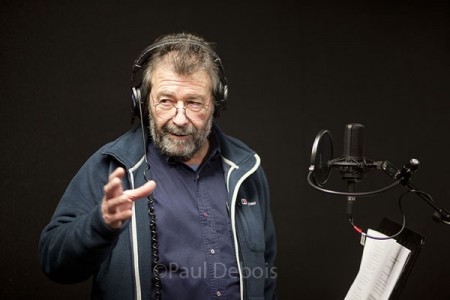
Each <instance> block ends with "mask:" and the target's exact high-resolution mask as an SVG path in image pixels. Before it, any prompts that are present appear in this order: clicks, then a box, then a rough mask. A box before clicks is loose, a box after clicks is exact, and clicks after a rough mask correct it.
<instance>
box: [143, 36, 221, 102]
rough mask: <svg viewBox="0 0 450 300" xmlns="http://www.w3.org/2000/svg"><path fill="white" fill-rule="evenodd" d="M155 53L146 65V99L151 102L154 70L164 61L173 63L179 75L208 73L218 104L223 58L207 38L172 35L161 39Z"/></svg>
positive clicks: (153, 51) (144, 93)
mask: <svg viewBox="0 0 450 300" xmlns="http://www.w3.org/2000/svg"><path fill="white" fill-rule="evenodd" d="M154 45H159V46H156V47H155V49H154V50H152V55H151V57H150V58H149V60H148V61H147V63H146V67H145V70H144V72H143V80H142V84H141V88H140V89H141V92H142V96H143V97H145V98H144V99H145V100H148V96H149V94H150V91H151V88H152V87H151V84H152V82H151V77H152V72H153V71H154V69H155V68H156V67H157V66H158V65H159V64H160V63H161V62H169V63H170V64H171V65H172V66H173V67H174V70H175V72H176V73H177V74H180V75H191V74H193V73H195V72H197V71H200V70H204V71H206V72H207V73H208V74H209V76H210V78H211V81H212V91H211V92H212V95H213V96H214V99H215V102H216V105H217V101H219V100H221V99H217V96H218V94H219V90H220V87H221V82H220V80H221V79H220V78H221V76H223V75H222V74H221V72H223V70H222V69H221V62H220V58H219V57H218V56H217V54H216V52H215V51H214V49H213V47H212V45H211V44H210V43H208V42H207V41H206V40H205V39H203V38H201V37H199V36H197V35H194V34H189V33H175V34H168V35H165V36H163V37H160V38H158V39H157V40H156V41H155V43H154Z"/></svg>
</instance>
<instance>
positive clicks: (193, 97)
mask: <svg viewBox="0 0 450 300" xmlns="http://www.w3.org/2000/svg"><path fill="white" fill-rule="evenodd" d="M151 82H152V88H151V93H150V96H149V97H150V99H149V110H150V114H149V118H150V120H149V124H150V134H151V137H152V139H153V141H154V142H155V145H156V147H157V148H158V149H159V150H160V151H161V153H163V154H165V155H167V156H169V157H172V158H175V159H177V160H180V161H185V162H186V161H189V160H190V159H192V158H193V157H194V156H195V155H198V154H199V153H200V152H202V153H204V152H205V150H206V151H207V149H208V145H209V144H208V136H209V133H210V132H211V126H212V120H213V109H214V105H213V100H212V93H211V85H212V82H211V79H210V77H209V76H208V74H207V73H206V71H204V70H200V71H198V72H195V73H193V74H191V75H179V74H177V73H175V72H174V71H173V68H172V66H171V65H170V64H168V63H166V62H162V63H160V64H159V65H158V66H157V67H156V68H155V70H154V72H153V74H152V78H151ZM171 104H173V105H175V106H176V107H178V109H176V113H175V114H174V115H173V117H164V118H161V113H157V112H156V109H157V107H156V106H157V105H158V110H159V108H160V107H162V106H163V105H165V106H169V107H170V105H171ZM188 105H193V106H195V107H203V108H202V109H201V113H200V117H201V118H198V116H199V114H196V113H192V111H190V110H189V109H188V108H187V107H188ZM184 108H186V109H184Z"/></svg>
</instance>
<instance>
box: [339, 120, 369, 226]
mask: <svg viewBox="0 0 450 300" xmlns="http://www.w3.org/2000/svg"><path fill="white" fill-rule="evenodd" d="M334 164H335V165H336V166H337V167H338V169H339V170H340V172H341V176H342V179H344V180H346V181H347V190H348V192H349V193H355V192H356V183H357V182H359V181H361V180H362V179H363V178H364V174H365V173H366V167H367V165H366V161H365V156H364V126H363V125H362V124H359V123H351V124H347V125H345V131H344V153H343V155H342V157H341V160H340V161H337V162H336V163H334ZM355 200H356V197H355V196H347V210H346V211H347V216H348V218H349V219H351V218H352V215H353V204H354V203H355Z"/></svg>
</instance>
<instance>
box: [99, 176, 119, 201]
mask: <svg viewBox="0 0 450 300" xmlns="http://www.w3.org/2000/svg"><path fill="white" fill-rule="evenodd" d="M103 193H104V195H105V197H106V199H110V198H114V197H117V196H119V195H120V194H122V181H121V180H120V179H119V178H117V177H114V178H112V179H111V180H110V181H109V182H108V183H107V184H106V185H105V186H104V188H103Z"/></svg>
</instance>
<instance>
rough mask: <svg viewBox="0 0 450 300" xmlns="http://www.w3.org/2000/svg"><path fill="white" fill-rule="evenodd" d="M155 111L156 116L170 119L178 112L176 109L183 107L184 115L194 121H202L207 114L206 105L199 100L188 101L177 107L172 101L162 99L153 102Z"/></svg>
mask: <svg viewBox="0 0 450 300" xmlns="http://www.w3.org/2000/svg"><path fill="white" fill-rule="evenodd" d="M154 107H155V113H156V115H157V116H158V117H160V118H161V119H165V120H170V119H172V118H173V117H175V115H176V114H177V112H178V109H184V113H185V114H186V117H188V118H189V119H191V120H194V121H203V120H204V119H206V117H207V116H208V106H205V105H203V104H201V103H199V102H189V103H187V104H185V106H184V107H177V106H176V105H175V102H174V101H171V100H162V101H159V102H158V103H156V104H154Z"/></svg>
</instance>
